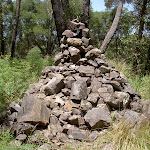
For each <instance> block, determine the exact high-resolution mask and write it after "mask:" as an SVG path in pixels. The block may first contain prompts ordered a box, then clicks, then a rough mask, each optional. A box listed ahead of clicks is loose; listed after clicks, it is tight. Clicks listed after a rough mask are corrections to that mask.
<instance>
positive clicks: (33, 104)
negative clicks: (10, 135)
mask: <svg viewBox="0 0 150 150" xmlns="http://www.w3.org/2000/svg"><path fill="white" fill-rule="evenodd" d="M49 117H50V111H49V109H48V108H47V107H46V106H45V105H43V104H42V103H41V101H40V100H39V99H37V98H36V97H33V96H31V95H28V96H24V97H23V103H22V106H21V109H20V111H19V112H18V117H17V121H18V122H19V123H20V122H25V123H31V124H33V125H36V124H37V125H39V126H46V125H47V124H48V123H49Z"/></svg>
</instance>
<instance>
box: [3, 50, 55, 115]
mask: <svg viewBox="0 0 150 150" xmlns="http://www.w3.org/2000/svg"><path fill="white" fill-rule="evenodd" d="M47 65H52V59H51V58H50V57H48V58H47V59H43V58H42V57H41V55H40V52H39V49H38V48H33V49H32V50H31V51H30V52H29V54H28V56H27V59H13V60H10V59H9V56H6V57H4V58H3V59H0V95H1V96H0V102H1V104H0V112H1V111H2V110H3V109H5V106H6V104H7V103H8V102H11V101H18V100H19V99H20V98H21V97H22V96H23V94H24V92H25V91H26V90H27V88H28V86H29V84H31V83H33V82H35V81H36V80H37V79H38V78H39V75H40V72H41V70H42V69H43V68H44V67H45V66H47Z"/></svg>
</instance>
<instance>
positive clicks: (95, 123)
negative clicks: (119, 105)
mask: <svg viewBox="0 0 150 150" xmlns="http://www.w3.org/2000/svg"><path fill="white" fill-rule="evenodd" d="M84 119H85V121H86V123H87V124H88V125H89V126H90V127H91V128H92V129H102V128H104V127H108V126H109V124H110V122H111V116H110V113H109V112H108V110H107V109H106V108H105V107H98V108H93V109H91V110H89V111H88V112H87V113H86V115H85V116H84Z"/></svg>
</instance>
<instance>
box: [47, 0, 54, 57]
mask: <svg viewBox="0 0 150 150" xmlns="http://www.w3.org/2000/svg"><path fill="white" fill-rule="evenodd" d="M47 12H48V14H49V32H48V41H47V52H46V53H47V55H49V56H50V55H51V54H52V51H51V35H52V20H53V10H51V11H50V10H49V8H48V1H47Z"/></svg>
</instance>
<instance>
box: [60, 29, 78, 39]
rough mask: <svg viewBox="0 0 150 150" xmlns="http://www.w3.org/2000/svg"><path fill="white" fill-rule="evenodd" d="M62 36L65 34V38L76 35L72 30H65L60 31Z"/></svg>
mask: <svg viewBox="0 0 150 150" xmlns="http://www.w3.org/2000/svg"><path fill="white" fill-rule="evenodd" d="M62 35H63V36H66V37H67V38H72V37H74V36H76V35H77V34H76V33H74V32H72V31H71V30H65V31H64V32H63V33H62Z"/></svg>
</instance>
